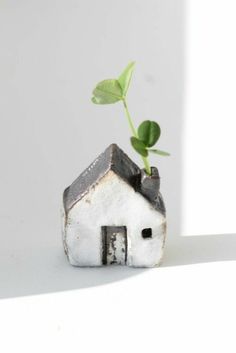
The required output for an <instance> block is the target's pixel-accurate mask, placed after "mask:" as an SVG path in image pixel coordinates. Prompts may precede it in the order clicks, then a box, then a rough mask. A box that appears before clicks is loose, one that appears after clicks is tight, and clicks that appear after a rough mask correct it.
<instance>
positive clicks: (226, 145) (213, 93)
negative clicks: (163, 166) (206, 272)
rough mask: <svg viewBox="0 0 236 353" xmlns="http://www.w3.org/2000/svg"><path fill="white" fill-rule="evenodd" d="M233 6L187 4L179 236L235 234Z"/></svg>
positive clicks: (223, 3) (218, 0) (235, 55)
mask: <svg viewBox="0 0 236 353" xmlns="http://www.w3.org/2000/svg"><path fill="white" fill-rule="evenodd" d="M235 13H236V4H235V1H233V0H225V1H221V0H216V1H210V0H207V1H206V0H199V1H188V2H187V12H186V14H187V18H186V21H187V24H186V59H185V61H186V82H185V129H184V150H183V151H184V156H183V161H184V163H183V168H184V178H183V200H184V201H183V234H191V235H198V234H199V235H200V234H223V233H235V231H236V217H235V200H236V184H235V180H236V168H235V151H236V138H235V129H236V104H235V100H236V64H235V63H236V40H235V33H236V22H235Z"/></svg>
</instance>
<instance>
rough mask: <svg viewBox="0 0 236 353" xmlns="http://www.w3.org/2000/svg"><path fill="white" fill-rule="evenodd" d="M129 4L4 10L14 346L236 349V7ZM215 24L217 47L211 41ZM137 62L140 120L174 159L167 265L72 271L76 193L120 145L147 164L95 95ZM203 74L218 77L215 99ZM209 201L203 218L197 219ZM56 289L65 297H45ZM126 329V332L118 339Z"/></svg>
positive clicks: (134, 101) (4, 324) (1, 279)
mask: <svg viewBox="0 0 236 353" xmlns="http://www.w3.org/2000/svg"><path fill="white" fill-rule="evenodd" d="M124 3H125V5H123V6H122V4H123V2H117V1H111V0H109V1H108V0H100V1H92V0H88V1H80V0H68V1H64V0H58V1H55V0H49V1H48V0H47V1H46V0H42V1H37V0H35V1H29V0H21V1H16V0H15V1H14V0H9V1H2V2H1V4H0V41H1V46H0V77H1V80H0V95H1V100H0V119H1V129H0V166H1V173H0V179H1V182H0V195H1V208H0V219H1V233H0V237H1V246H0V295H1V297H2V298H11V297H15V298H13V299H12V298H11V299H4V300H1V302H0V312H1V315H0V326H1V327H0V332H1V342H0V344H1V351H3V352H4V353H8V352H16V351H19V350H22V351H24V352H27V353H28V352H30V353H32V352H36V353H37V352H42V351H44V352H45V351H46V352H47V351H57V352H60V351H63V352H64V351H65V350H72V349H73V351H81V352H85V353H86V352H91V351H92V352H93V351H95V352H101V351H103V352H110V351H113V352H118V351H119V352H120V351H122V350H123V351H137V352H139V351H141V352H143V351H148V352H157V351H161V352H164V353H165V352H168V353H169V352H181V353H185V352H186V353H189V352H193V353H194V352H204V353H205V352H206V353H209V352H214V353H215V352H224V353H225V352H227V353H231V352H232V353H235V349H236V347H235V322H234V321H235V320H234V318H235V294H236V293H235V280H234V278H235V270H236V265H235V262H236V251H235V249H236V236H235V234H231V235H230V234H225V233H227V232H232V233H234V232H235V228H233V227H232V222H233V220H234V219H235V217H234V213H233V212H234V200H235V197H234V192H235V188H234V185H235V183H234V180H235V178H234V179H233V182H232V179H231V177H233V175H235V174H234V173H235V168H234V165H233V163H234V158H232V155H231V151H234V149H235V139H234V136H233V138H232V134H233V132H234V126H235V123H234V120H235V119H232V114H234V112H235V106H234V104H232V100H231V98H230V97H231V95H232V94H233V92H234V82H235V80H234V78H233V77H234V74H235V64H234V62H235V60H234V59H235V56H234V51H233V50H234V49H233V48H234V47H235V40H234V33H235V23H234V22H232V16H234V14H235V7H236V5H235V2H233V1H228V0H226V1H223V0H221V1H213V0H205V1H193V0H189V1H187V2H186V3H187V8H185V2H184V1H181V0H149V1H145V2H143V1H139V0H130V1H126V2H124ZM203 16H205V18H203ZM186 23H187V24H186ZM209 31H210V32H209ZM208 33H210V34H209V38H210V39H212V40H209V42H207V43H206V41H205V35H206V36H208ZM185 38H186V41H185ZM231 39H232V40H231ZM202 42H203V44H202ZM204 43H205V44H204ZM215 43H217V44H215ZM218 43H219V50H218V51H217V50H216V49H217V47H216V45H218ZM206 44H208V45H206ZM203 45H204V47H203ZM202 51H204V52H206V53H207V55H205V56H204V57H203V52H202ZM185 54H186V55H185ZM219 56H220V59H219ZM208 58H211V60H210V62H209V61H208ZM132 59H134V60H136V61H137V67H136V71H135V75H134V80H133V83H132V85H131V87H130V88H131V90H130V94H129V101H130V110H131V111H132V112H133V113H134V117H135V121H136V122H137V123H138V122H140V121H141V120H142V119H146V118H148V119H157V120H159V121H160V124H161V126H162V132H163V136H162V137H161V140H160V145H159V147H160V148H163V149H165V150H168V151H170V152H171V154H172V156H171V158H170V159H156V158H153V159H152V161H153V164H156V165H158V167H159V169H160V173H161V176H162V191H163V195H164V198H165V200H166V204H167V210H168V239H167V247H166V253H165V257H164V263H163V267H161V268H158V269H153V270H146V271H142V270H135V269H128V268H123V269H119V268H117V269H93V270H90V269H77V268H72V267H70V266H68V264H67V260H66V258H65V257H64V254H63V251H62V244H61V236H60V222H59V219H60V214H59V207H60V200H61V192H62V190H63V189H64V187H65V186H66V185H68V184H69V183H70V182H71V180H74V178H76V177H77V175H78V173H79V172H81V171H83V170H84V168H86V167H87V165H88V163H89V162H91V161H92V160H93V159H94V158H95V157H96V156H97V155H98V153H99V152H101V151H103V149H104V148H105V147H106V146H107V145H108V144H110V143H111V142H118V143H119V144H120V145H121V147H122V148H123V149H124V150H125V151H127V152H129V154H130V156H131V157H132V158H134V159H135V160H136V161H137V162H139V158H138V157H136V156H135V154H134V153H133V152H132V151H131V148H130V146H129V141H128V137H129V132H128V131H127V124H126V121H125V119H124V115H123V112H122V107H121V106H120V105H119V104H117V105H114V106H109V107H98V106H93V105H92V104H90V101H89V97H90V94H91V90H92V88H93V86H94V84H95V83H96V82H97V81H99V80H100V79H103V78H105V77H109V76H113V75H114V74H115V73H117V74H119V72H120V70H121V69H122V68H123V67H124V66H125V65H126V63H127V61H129V60H132ZM203 61H204V62H205V66H204V65H203ZM215 65H218V67H217V68H218V70H217V74H216V75H215V74H214V73H215V67H214V66H215ZM199 67H201V70H200V69H199ZM213 71H214V72H213ZM212 72H213V73H212ZM185 73H186V75H187V76H186V84H185V89H184V90H183V87H184V81H185V80H184V79H185V77H184V75H185ZM203 73H204V74H203ZM208 73H209V74H208ZM196 74H197V76H199V80H200V79H201V78H202V80H203V81H204V82H203V83H202V86H201V89H202V90H203V92H204V93H205V99H204V96H203V95H202V93H201V90H200V88H199V84H200V83H199V80H198V78H197V77H196ZM231 77H232V79H231ZM218 82H219V83H218ZM222 87H223V89H221V88H222ZM206 88H209V89H208V90H207V91H206ZM217 89H219V91H216V90H217ZM211 90H214V92H215V94H216V93H217V94H216V95H215V99H214V96H213V94H212V92H211ZM188 92H189V93H188ZM227 92H228V93H227ZM185 94H186V95H185ZM208 97H210V98H209V99H208ZM191 102H192V103H191ZM198 102H199V105H197V103H198ZM191 104H192V107H194V108H191ZM201 107H202V112H200V111H199V110H200V108H201ZM185 108H186V109H185ZM194 109H196V111H198V112H199V115H198V116H196V115H195V113H194ZM211 109H212V111H211ZM222 110H223V111H222ZM184 111H185V114H186V119H185V123H186V126H185V127H184V123H183V115H184V114H183V112H184ZM207 112H208V114H207ZM211 112H212V113H211ZM200 113H201V114H200ZM214 114H215V115H216V120H213V117H214ZM203 116H207V120H204V126H205V129H201V136H200V137H199V126H196V125H198V122H196V121H195V120H194V119H200V121H201V126H202V120H203ZM208 117H209V118H208ZM221 118H222V120H221ZM208 119H210V120H211V123H210V121H209V120H208ZM215 121H216V123H215ZM221 122H225V124H224V126H223V127H222V128H220V127H219V126H220V125H221ZM212 124H213V127H212ZM183 128H184V129H183ZM195 128H196V129H197V130H196V131H197V133H196V137H195ZM208 129H209V130H210V131H208ZM219 129H224V134H223V135H222V134H221V133H220V132H221V131H220V130H219ZM88 131H89V139H88ZM183 132H184V133H185V138H186V140H185V142H184V145H185V148H186V149H187V150H186V151H187V152H186V151H184V156H185V158H187V160H186V161H185V160H183V158H182V154H181V151H182V147H181V143H182V141H184V140H183ZM189 133H190V135H189ZM210 134H211V135H210ZM215 134H216V135H217V137H219V139H220V143H219V139H218V138H216V137H215ZM209 136H210V137H211V141H209V139H208V137H209ZM196 139H197V141H196ZM199 141H200V142H201V145H200V146H199V145H197V147H196V142H197V143H198V142H199ZM187 142H188V143H187ZM186 143H187V144H186ZM190 143H191V144H190ZM229 147H230V149H229ZM196 148H199V150H196ZM222 148H223V150H222ZM226 148H227V153H228V154H227V155H225V153H224V155H223V152H225V151H226ZM203 149H204V153H205V151H209V155H207V154H206V155H205V154H203ZM215 150H217V151H218V152H219V156H218V155H217V154H214V153H213V152H215ZM71 151H77V154H76V153H75V154H74V155H73V156H71ZM200 151H201V153H200ZM212 151H213V152H212ZM222 151H223V152H222ZM69 156H71V157H69ZM190 157H191V159H190ZM233 157H234V156H233ZM220 166H222V169H221V170H218V169H217V167H220ZM183 167H185V178H184V183H183V184H182V180H183ZM190 167H191V168H193V171H192V172H191V171H190ZM223 167H224V168H223ZM222 171H224V175H222V174H221V173H222ZM195 172H196V175H197V176H199V178H196V176H194V173H195ZM208 175H209V178H208ZM186 176H187V178H188V179H187V180H186ZM205 177H206V178H207V182H206V179H205ZM189 183H190V184H189ZM219 185H220V186H221V187H222V189H220V190H219ZM190 187H191V188H190ZM193 189H195V190H196V192H197V195H196V193H195V192H194V191H193ZM212 190H214V191H216V193H214V194H213V196H215V195H216V196H215V197H214V198H212V197H211V195H212ZM184 191H185V199H184V200H185V208H184V213H182V212H181V210H182V207H181V206H182V194H184ZM218 191H219V192H218ZM186 192H187V194H186ZM187 203H188V207H189V210H187V209H186V207H187V206H186V205H187ZM205 205H207V206H205ZM196 207H198V208H197V215H198V216H195V215H194V216H192V215H190V212H191V210H192V211H193V212H195V211H196ZM201 207H203V209H204V210H205V214H204V215H203V213H202V211H201ZM206 207H207V210H206ZM186 212H188V213H186ZM219 212H220V217H219ZM186 214H188V218H187V222H188V223H184V222H186ZM232 215H233V216H232ZM189 217H190V218H189ZM182 225H185V230H186V228H188V229H189V230H191V234H198V231H199V233H201V234H202V233H204V234H211V235H205V236H201V237H199V236H193V237H180V236H179V235H180V234H181V226H182ZM212 229H214V230H213V231H211V230H212ZM182 230H184V229H182ZM218 232H221V233H222V234H221V235H214V233H218ZM229 260H231V261H229ZM210 262H211V263H210ZM190 264H192V265H190ZM121 279H125V280H123V281H121ZM103 284H106V285H104V286H103ZM72 289H74V291H69V290H72ZM57 291H64V292H62V293H56V292H57ZM41 293H49V294H45V295H40V296H33V297H29V295H32V294H34V295H35V294H41ZM23 295H25V296H26V297H25V298H17V297H18V296H23ZM114 303H115V306H114ZM111 322H112V324H111ZM108 323H109V324H108ZM122 328H123V329H122ZM117 332H122V334H123V339H121V340H117ZM114 335H115V338H116V345H115V346H114V344H113V337H114ZM104 347H105V348H104Z"/></svg>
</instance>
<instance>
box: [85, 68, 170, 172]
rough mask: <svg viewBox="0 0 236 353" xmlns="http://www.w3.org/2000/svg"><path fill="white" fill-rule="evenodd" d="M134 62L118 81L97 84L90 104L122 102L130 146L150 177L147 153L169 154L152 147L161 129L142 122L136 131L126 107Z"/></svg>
mask: <svg viewBox="0 0 236 353" xmlns="http://www.w3.org/2000/svg"><path fill="white" fill-rule="evenodd" d="M134 64H135V63H134V62H131V63H129V65H128V66H127V67H126V68H125V69H124V71H123V72H122V74H121V75H120V76H119V78H118V79H108V80H103V81H101V82H99V83H98V84H97V86H96V87H95V89H94V90H93V97H92V102H93V103H95V104H113V103H116V102H119V101H122V102H123V105H124V109H125V113H126V117H127V120H128V123H129V126H130V129H131V132H132V135H133V136H132V137H131V138H130V142H131V145H132V146H133V148H134V149H135V151H136V152H138V153H139V154H140V155H141V157H142V159H143V163H144V166H145V171H146V173H147V174H148V175H151V168H150V164H149V160H148V155H149V152H151V153H155V154H158V155H160V156H169V153H167V152H164V151H161V150H159V149H153V148H152V147H153V146H154V145H155V144H156V143H157V141H158V140H159V138H160V135H161V128H160V126H159V125H158V124H157V123H156V122H155V121H150V120H145V121H143V122H142V123H141V124H140V125H139V127H138V130H137V131H136V129H135V127H134V124H133V121H132V118H131V115H130V113H129V109H128V105H127V99H126V96H127V91H128V89H129V85H130V81H131V77H132V73H133V70H134Z"/></svg>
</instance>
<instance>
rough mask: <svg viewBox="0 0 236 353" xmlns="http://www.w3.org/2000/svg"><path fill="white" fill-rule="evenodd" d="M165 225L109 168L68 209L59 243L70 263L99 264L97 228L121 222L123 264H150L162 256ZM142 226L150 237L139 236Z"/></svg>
mask: <svg viewBox="0 0 236 353" xmlns="http://www.w3.org/2000/svg"><path fill="white" fill-rule="evenodd" d="M63 223H64V224H65V222H63ZM165 224H166V222H165V217H164V216H163V215H162V214H161V213H160V212H158V211H157V210H155V209H154V208H153V207H152V206H151V204H150V203H149V202H148V201H147V200H146V199H145V198H144V197H143V196H142V195H141V194H140V193H138V192H135V190H134V189H133V188H132V187H131V186H130V185H128V184H127V183H126V182H125V181H123V180H122V179H121V178H120V177H119V176H117V175H116V174H115V173H114V172H113V171H111V170H110V171H109V172H108V173H107V174H106V175H105V176H104V177H103V178H102V179H101V180H100V181H99V182H98V184H97V185H96V187H95V188H91V189H90V191H89V192H88V193H87V194H86V195H85V196H84V197H83V198H82V199H81V200H80V201H78V202H77V203H76V204H75V205H74V206H73V207H72V209H71V210H70V211H69V213H68V215H67V222H66V228H65V229H64V231H63V242H64V245H65V249H66V251H67V255H68V258H69V261H70V263H71V264H72V265H75V266H101V265H102V234H101V227H102V226H123V225H125V226H126V227H127V240H128V248H127V265H129V266H135V267H152V266H155V265H158V264H159V263H160V261H161V258H162V254H163V246H164V241H165V229H166V226H165ZM143 228H152V238H151V239H143V238H142V234H141V232H142V229H143Z"/></svg>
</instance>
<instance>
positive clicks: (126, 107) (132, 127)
mask: <svg viewBox="0 0 236 353" xmlns="http://www.w3.org/2000/svg"><path fill="white" fill-rule="evenodd" d="M123 104H124V108H125V114H126V117H127V120H128V123H129V127H130V130H131V132H132V134H133V136H134V137H136V138H138V134H137V131H136V129H135V127H134V123H133V121H132V118H131V115H130V113H129V109H128V106H127V102H126V99H125V98H123ZM141 158H142V160H143V163H144V167H145V171H146V173H147V174H148V175H151V173H152V172H151V167H150V164H149V161H148V158H147V157H143V156H141Z"/></svg>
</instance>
